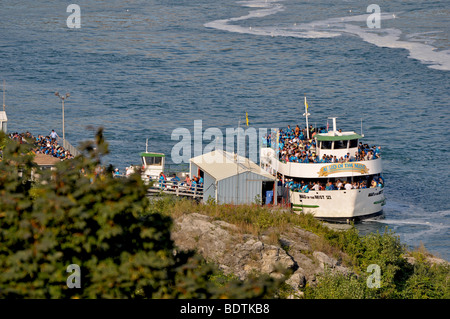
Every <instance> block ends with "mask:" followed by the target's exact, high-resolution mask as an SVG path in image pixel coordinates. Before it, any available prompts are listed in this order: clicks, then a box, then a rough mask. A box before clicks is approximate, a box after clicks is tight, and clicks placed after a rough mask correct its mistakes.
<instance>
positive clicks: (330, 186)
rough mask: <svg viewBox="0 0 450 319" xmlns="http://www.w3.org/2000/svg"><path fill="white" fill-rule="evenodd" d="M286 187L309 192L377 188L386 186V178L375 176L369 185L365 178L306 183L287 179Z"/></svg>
mask: <svg viewBox="0 0 450 319" xmlns="http://www.w3.org/2000/svg"><path fill="white" fill-rule="evenodd" d="M284 187H286V188H289V189H290V190H291V191H297V192H302V193H308V192H309V191H310V190H314V191H325V190H326V191H328V190H344V189H345V190H351V189H364V188H375V187H381V188H383V187H384V179H383V177H381V176H379V177H374V178H373V179H372V181H371V182H370V185H368V182H367V181H365V180H362V181H354V182H353V183H352V182H351V181H349V180H347V181H343V180H340V179H338V180H336V181H335V182H332V181H327V182H323V183H322V182H319V181H315V182H309V183H305V181H300V182H297V181H294V180H293V179H288V180H285V182H284Z"/></svg>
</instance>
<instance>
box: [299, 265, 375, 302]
mask: <svg viewBox="0 0 450 319" xmlns="http://www.w3.org/2000/svg"><path fill="white" fill-rule="evenodd" d="M364 279H365V278H363V277H357V276H356V275H345V274H341V273H332V272H331V271H330V270H327V271H325V273H324V274H323V275H322V276H321V277H320V280H319V283H318V285H317V287H314V288H311V287H307V288H306V289H305V298H308V299H370V298H374V297H375V295H374V290H373V289H369V288H368V287H367V286H366V282H365V280H364Z"/></svg>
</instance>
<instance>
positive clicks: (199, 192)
mask: <svg viewBox="0 0 450 319" xmlns="http://www.w3.org/2000/svg"><path fill="white" fill-rule="evenodd" d="M161 193H163V194H170V195H175V196H182V197H191V198H193V199H200V198H203V187H201V186H199V185H198V184H197V185H192V186H188V185H186V184H185V183H184V182H172V181H161V182H160V181H154V182H153V185H152V186H150V187H149V188H148V190H147V195H149V196H157V195H159V194H161Z"/></svg>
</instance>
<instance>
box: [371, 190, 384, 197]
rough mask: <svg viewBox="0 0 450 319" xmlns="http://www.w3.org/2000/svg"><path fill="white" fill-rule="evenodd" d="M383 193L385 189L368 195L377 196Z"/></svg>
mask: <svg viewBox="0 0 450 319" xmlns="http://www.w3.org/2000/svg"><path fill="white" fill-rule="evenodd" d="M381 194H383V189H382V190H380V191H379V192H376V193H369V195H368V197H372V196H377V195H381Z"/></svg>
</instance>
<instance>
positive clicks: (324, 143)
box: [321, 141, 333, 150]
mask: <svg viewBox="0 0 450 319" xmlns="http://www.w3.org/2000/svg"><path fill="white" fill-rule="evenodd" d="M332 143H333V142H332V141H322V147H321V149H323V150H331V145H332Z"/></svg>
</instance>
